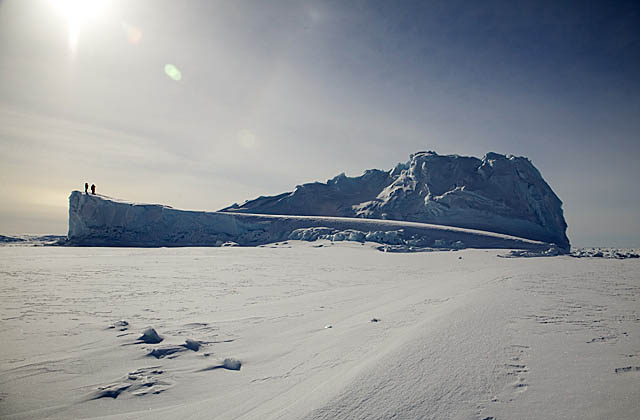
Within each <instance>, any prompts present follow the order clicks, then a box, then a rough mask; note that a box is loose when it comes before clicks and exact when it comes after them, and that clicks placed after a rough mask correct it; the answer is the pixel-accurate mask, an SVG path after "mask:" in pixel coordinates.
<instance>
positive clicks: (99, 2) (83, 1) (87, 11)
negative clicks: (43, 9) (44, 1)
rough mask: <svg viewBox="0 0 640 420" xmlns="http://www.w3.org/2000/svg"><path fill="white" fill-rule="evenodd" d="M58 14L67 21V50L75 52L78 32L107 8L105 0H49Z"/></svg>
mask: <svg viewBox="0 0 640 420" xmlns="http://www.w3.org/2000/svg"><path fill="white" fill-rule="evenodd" d="M50 1H51V3H52V4H53V6H54V7H55V9H56V10H57V11H58V13H60V14H62V15H63V16H64V17H65V18H66V19H67V28H68V31H69V48H70V49H71V51H72V52H75V50H76V48H77V46H78V39H79V37H80V30H81V28H82V26H83V25H84V24H86V23H88V22H89V21H91V20H93V19H96V18H98V17H99V16H100V15H101V14H102V13H103V12H104V10H105V8H106V6H107V2H108V1H107V0H50Z"/></svg>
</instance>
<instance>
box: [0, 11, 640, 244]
mask: <svg viewBox="0 0 640 420" xmlns="http://www.w3.org/2000/svg"><path fill="white" fill-rule="evenodd" d="M0 76H1V77H0V146H1V149H0V150H1V151H2V152H1V153H0V197H2V204H1V205H0V234H5V235H11V234H20V233H49V234H65V233H66V231H67V223H68V197H69V194H70V192H71V191H72V190H82V188H83V187H84V183H85V182H89V184H92V183H95V184H96V186H97V192H98V193H102V194H105V195H109V196H113V197H118V198H122V199H126V200H131V201H137V202H152V203H163V204H167V205H171V206H173V207H176V208H182V209H194V210H218V209H220V208H222V207H226V206H228V205H230V204H233V203H234V202H240V203H241V202H243V201H245V200H247V199H252V198H255V197H257V196H260V195H271V194H278V193H281V192H284V191H291V190H292V189H293V188H295V186H296V185H298V184H302V183H305V182H313V181H325V180H327V179H329V178H332V177H333V176H335V175H337V174H339V173H341V172H345V173H346V174H347V175H349V176H357V175H360V174H361V173H362V172H363V171H364V170H365V169H368V168H378V169H391V168H393V167H394V166H395V165H396V164H397V163H398V162H406V161H407V160H408V158H409V154H411V153H414V152H416V151H420V150H435V151H436V152H438V153H439V154H459V155H471V156H477V157H482V156H483V155H484V154H485V153H487V152H490V151H493V152H498V153H504V154H512V155H518V156H527V157H529V158H530V159H531V160H532V162H533V163H534V165H535V166H536V167H537V168H538V169H539V170H540V172H541V173H542V175H543V177H544V178H545V180H546V181H547V182H548V183H549V185H550V186H551V187H552V189H553V190H554V191H555V192H556V194H557V195H558V196H559V197H560V199H561V200H562V201H563V203H564V204H563V208H564V214H565V218H566V220H567V224H568V226H569V228H568V236H569V238H570V240H571V242H572V245H574V246H617V247H640V218H639V217H638V216H639V215H640V191H639V187H638V183H639V181H640V179H639V178H640V176H639V175H640V165H639V164H638V161H639V157H640V153H639V152H640V3H639V2H637V1H629V2H625V1H576V2H572V1H557V0H556V1H544V0H540V1H531V2H527V1H518V2H513V1H482V2H469V1H459V0H446V1H416V2H412V1H392V2H391V1H364V0H362V1H356V0H354V1H347V0H344V1H339V0H333V1H328V0H326V1H324V0H323V1H304V0H291V1H279V0H270V1H262V0H256V1H242V0H229V1H215V0H202V1H198V0H186V1H175V0H174V1H167V0H0Z"/></svg>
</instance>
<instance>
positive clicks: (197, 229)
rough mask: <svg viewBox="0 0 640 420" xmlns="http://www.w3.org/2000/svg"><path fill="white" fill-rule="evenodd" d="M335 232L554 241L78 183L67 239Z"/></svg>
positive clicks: (340, 237) (193, 240) (400, 238)
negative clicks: (146, 197) (143, 199)
mask: <svg viewBox="0 0 640 420" xmlns="http://www.w3.org/2000/svg"><path fill="white" fill-rule="evenodd" d="M317 239H329V240H332V241H356V242H365V241H369V242H377V243H382V244H389V245H393V246H395V247H405V248H406V249H407V250H412V248H414V247H418V248H440V249H443V248H444V249H461V248H515V249H527V250H546V249H548V248H549V247H550V246H551V245H550V244H549V243H543V242H539V241H532V240H527V239H522V238H517V237H512V236H508V235H503V234H496V233H490V232H482V231H477V230H472V229H463V228H456V227H448V226H439V225H432V224H425V223H415V222H400V221H393V220H374V219H355V218H339V217H318V216H274V215H255V214H242V213H230V212H202V211H184V210H177V209H173V208H171V207H168V206H162V205H158V204H136V203H129V202H124V201H120V200H115V199H112V198H109V197H105V196H101V195H88V194H83V193H81V192H80V191H74V192H72V193H71V196H70V197H69V233H68V237H67V243H68V244H70V245H83V246H147V247H156V246H224V245H243V246H256V245H262V244H267V243H273V242H278V241H284V240H306V241H313V240H317Z"/></svg>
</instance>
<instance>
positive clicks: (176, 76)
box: [164, 64, 182, 82]
mask: <svg viewBox="0 0 640 420" xmlns="http://www.w3.org/2000/svg"><path fill="white" fill-rule="evenodd" d="M164 72H165V74H166V75H167V76H169V78H170V79H172V80H175V81H176V82H179V81H180V80H182V72H181V71H180V70H178V68H177V67H176V66H174V65H173V64H167V65H165V66H164Z"/></svg>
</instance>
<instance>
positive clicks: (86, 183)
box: [84, 182, 89, 194]
mask: <svg viewBox="0 0 640 420" xmlns="http://www.w3.org/2000/svg"><path fill="white" fill-rule="evenodd" d="M84 193H85V194H89V183H88V182H85V183H84Z"/></svg>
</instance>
